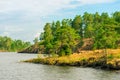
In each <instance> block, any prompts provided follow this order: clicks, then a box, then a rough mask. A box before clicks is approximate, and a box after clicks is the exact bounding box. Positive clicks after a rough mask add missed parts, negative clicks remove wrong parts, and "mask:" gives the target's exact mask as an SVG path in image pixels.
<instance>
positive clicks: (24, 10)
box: [0, 0, 116, 40]
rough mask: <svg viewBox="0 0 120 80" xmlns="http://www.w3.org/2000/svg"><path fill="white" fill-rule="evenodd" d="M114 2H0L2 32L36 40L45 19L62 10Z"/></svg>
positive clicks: (69, 0)
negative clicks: (35, 37) (35, 36)
mask: <svg viewBox="0 0 120 80" xmlns="http://www.w3.org/2000/svg"><path fill="white" fill-rule="evenodd" d="M114 1H116V0H0V32H2V33H3V34H4V35H10V36H13V35H14V37H19V36H20V37H21V38H22V35H24V36H25V37H24V40H25V39H30V38H34V35H35V34H36V33H38V32H41V31H42V29H40V28H42V27H43V23H44V22H43V20H41V19H42V18H43V17H47V16H49V15H55V14H56V12H57V11H59V10H62V9H68V8H76V7H78V6H82V5H86V4H99V3H110V2H114ZM57 14H58V13H57ZM60 14H61V13H60ZM41 25H42V26H41ZM35 26H36V27H35ZM3 27H4V28H3ZM1 29H3V30H1ZM39 29H40V30H39ZM20 32H21V33H20ZM18 35H19V36H18ZM20 37H19V38H20Z"/></svg>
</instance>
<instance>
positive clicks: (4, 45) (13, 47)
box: [0, 36, 31, 52]
mask: <svg viewBox="0 0 120 80" xmlns="http://www.w3.org/2000/svg"><path fill="white" fill-rule="evenodd" d="M30 45H31V43H30V42H24V41H22V40H13V39H11V38H10V37H7V36H0V51H13V52H15V51H20V50H23V49H24V48H27V47H29V46H30Z"/></svg>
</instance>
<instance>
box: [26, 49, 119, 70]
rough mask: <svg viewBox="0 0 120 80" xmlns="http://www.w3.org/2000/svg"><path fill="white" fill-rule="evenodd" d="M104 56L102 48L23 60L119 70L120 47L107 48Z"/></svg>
mask: <svg viewBox="0 0 120 80" xmlns="http://www.w3.org/2000/svg"><path fill="white" fill-rule="evenodd" d="M108 51H109V53H107V55H106V56H105V55H104V54H103V50H98V51H97V50H96V51H83V52H81V53H79V54H78V53H74V54H72V55H69V56H61V57H46V58H40V57H39V58H34V59H30V60H25V61H24V62H30V63H40V64H47V65H57V66H82V67H93V68H100V69H107V70H120V54H119V52H120V49H117V50H108Z"/></svg>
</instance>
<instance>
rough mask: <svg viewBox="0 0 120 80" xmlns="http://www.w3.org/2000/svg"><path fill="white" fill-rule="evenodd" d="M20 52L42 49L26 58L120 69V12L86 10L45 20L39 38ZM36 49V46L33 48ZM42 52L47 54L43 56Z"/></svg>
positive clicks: (50, 63)
mask: <svg viewBox="0 0 120 80" xmlns="http://www.w3.org/2000/svg"><path fill="white" fill-rule="evenodd" d="M34 41H35V44H34V45H33V46H31V47H30V48H27V49H25V50H23V51H21V52H25V51H27V52H29V51H34V52H37V53H39V57H38V58H37V59H31V60H26V61H24V62H33V63H42V64H49V65H62V66H68V65H69V66H85V67H97V68H102V69H115V70H118V69H120V12H115V13H113V14H112V15H111V16H109V14H108V13H102V14H99V13H98V12H96V13H95V14H91V13H87V12H85V13H84V15H83V16H81V15H77V16H76V17H75V18H74V19H63V20H62V21H61V22H60V21H56V22H52V23H46V25H45V27H44V32H43V33H41V35H40V41H38V38H35V40H34ZM33 49H35V50H33ZM41 54H47V55H48V56H47V57H46V56H45V57H41V56H40V55H41Z"/></svg>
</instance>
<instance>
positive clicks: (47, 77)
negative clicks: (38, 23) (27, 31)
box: [0, 53, 120, 80]
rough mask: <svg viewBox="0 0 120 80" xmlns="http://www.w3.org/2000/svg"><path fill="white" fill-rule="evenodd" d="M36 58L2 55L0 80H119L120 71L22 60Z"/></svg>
mask: <svg viewBox="0 0 120 80" xmlns="http://www.w3.org/2000/svg"><path fill="white" fill-rule="evenodd" d="M34 57H36V54H17V53H0V80H119V79H120V76H119V75H120V71H105V70H100V69H93V68H80V67H69V66H66V67H62V66H51V65H42V64H32V63H19V61H20V60H25V59H30V58H34Z"/></svg>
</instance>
